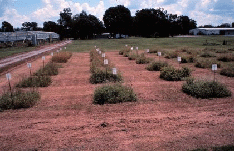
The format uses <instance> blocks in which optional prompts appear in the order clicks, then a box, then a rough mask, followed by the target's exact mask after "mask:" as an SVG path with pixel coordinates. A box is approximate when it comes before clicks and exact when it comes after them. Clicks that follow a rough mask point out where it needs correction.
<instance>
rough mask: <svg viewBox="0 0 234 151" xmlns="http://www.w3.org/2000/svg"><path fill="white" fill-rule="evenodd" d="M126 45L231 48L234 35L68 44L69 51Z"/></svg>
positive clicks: (112, 40)
mask: <svg viewBox="0 0 234 151" xmlns="http://www.w3.org/2000/svg"><path fill="white" fill-rule="evenodd" d="M224 40H226V41H227V45H224V46H223V45H222V44H223V41H224ZM206 42H208V43H216V44H218V45H216V46H204V45H203V44H204V43H206ZM125 45H128V46H133V47H136V46H137V47H138V48H139V50H142V49H154V48H161V49H173V50H174V49H180V48H184V47H189V48H194V49H204V48H207V47H208V48H211V49H213V48H215V49H230V48H234V37H225V36H202V37H189V38H187V37H174V38H138V37H131V38H128V39H93V40H74V41H73V43H72V44H70V45H69V46H67V47H68V48H69V49H68V50H69V51H73V52H88V51H89V50H91V49H94V46H98V47H99V48H101V49H103V50H105V51H116V50H120V49H122V48H123V47H124V46H125Z"/></svg>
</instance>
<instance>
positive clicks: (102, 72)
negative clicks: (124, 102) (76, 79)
mask: <svg viewBox="0 0 234 151" xmlns="http://www.w3.org/2000/svg"><path fill="white" fill-rule="evenodd" d="M100 51H101V50H100ZM102 53H104V51H101V53H99V51H96V50H91V51H90V61H91V63H90V72H91V76H90V79H89V81H90V83H92V84H97V83H103V82H120V81H121V80H122V76H121V74H120V72H117V74H113V72H112V68H113V65H112V64H110V61H109V60H108V64H106V65H105V64H104V57H102Z"/></svg>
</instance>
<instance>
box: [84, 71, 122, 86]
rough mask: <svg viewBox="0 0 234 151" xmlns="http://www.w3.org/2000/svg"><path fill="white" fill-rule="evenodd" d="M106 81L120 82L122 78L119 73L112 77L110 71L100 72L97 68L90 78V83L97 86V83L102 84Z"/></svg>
mask: <svg viewBox="0 0 234 151" xmlns="http://www.w3.org/2000/svg"><path fill="white" fill-rule="evenodd" d="M106 80H108V81H109V82H120V81H121V80H122V76H121V74H120V73H117V74H116V75H114V74H113V73H112V71H110V70H108V71H107V73H106V70H101V69H99V68H97V69H96V70H95V71H94V72H93V73H92V74H91V76H90V79H89V81H90V83H92V84H97V83H103V82H106Z"/></svg>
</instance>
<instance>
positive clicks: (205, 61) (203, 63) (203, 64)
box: [195, 59, 221, 68]
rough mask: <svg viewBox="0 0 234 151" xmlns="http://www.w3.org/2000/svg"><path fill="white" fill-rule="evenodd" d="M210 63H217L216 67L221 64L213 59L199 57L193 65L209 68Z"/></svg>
mask: <svg viewBox="0 0 234 151" xmlns="http://www.w3.org/2000/svg"><path fill="white" fill-rule="evenodd" d="M212 64H217V66H218V68H220V67H221V64H220V63H219V62H218V61H216V60H213V59H199V60H198V61H197V62H196V64H195V67H197V68H211V67H212Z"/></svg>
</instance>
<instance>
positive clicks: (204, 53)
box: [200, 51, 216, 58]
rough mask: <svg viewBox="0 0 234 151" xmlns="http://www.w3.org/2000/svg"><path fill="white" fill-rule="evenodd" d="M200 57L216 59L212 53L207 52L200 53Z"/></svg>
mask: <svg viewBox="0 0 234 151" xmlns="http://www.w3.org/2000/svg"><path fill="white" fill-rule="evenodd" d="M200 56H201V57H204V58H210V57H216V55H215V54H214V53H212V52H208V51H205V52H202V53H201V55H200Z"/></svg>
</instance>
